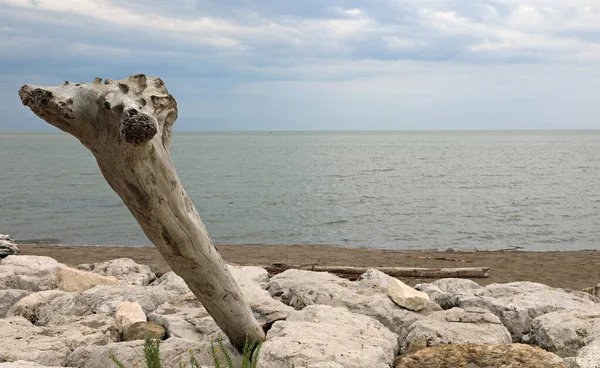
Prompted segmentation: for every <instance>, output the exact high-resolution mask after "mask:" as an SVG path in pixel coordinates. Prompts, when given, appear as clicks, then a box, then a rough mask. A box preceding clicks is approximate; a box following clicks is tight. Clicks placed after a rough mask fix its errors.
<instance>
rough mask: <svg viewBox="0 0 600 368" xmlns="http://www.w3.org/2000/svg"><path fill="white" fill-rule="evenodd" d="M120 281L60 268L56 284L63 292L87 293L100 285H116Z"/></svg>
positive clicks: (73, 269) (57, 272) (68, 268)
mask: <svg viewBox="0 0 600 368" xmlns="http://www.w3.org/2000/svg"><path fill="white" fill-rule="evenodd" d="M119 282H121V281H119V279H117V278H116V277H113V276H102V275H98V274H96V273H93V272H87V271H82V270H78V269H76V268H71V267H59V268H58V269H57V270H56V284H57V286H58V288H59V289H60V290H63V291H77V292H81V291H86V290H88V289H91V288H93V287H94V286H98V285H115V284H118V283H119Z"/></svg>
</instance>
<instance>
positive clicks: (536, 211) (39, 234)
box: [0, 131, 600, 250]
mask: <svg viewBox="0 0 600 368" xmlns="http://www.w3.org/2000/svg"><path fill="white" fill-rule="evenodd" d="M172 159H173V162H174V164H175V166H176V168H177V171H178V173H179V176H180V178H181V180H182V182H183V185H184V186H185V188H186V190H187V192H188V193H189V194H190V196H191V197H192V200H193V201H194V203H195V205H196V207H197V208H198V210H199V212H200V215H201V217H202V219H203V220H204V222H205V224H206V225H207V228H208V230H209V233H210V234H211V236H212V238H213V240H214V241H215V242H216V243H228V244H331V245H338V246H346V247H372V248H382V249H445V248H448V247H452V248H456V249H478V250H485V249H487V250H493V249H503V248H508V247H514V246H518V247H523V248H524V249H525V250H576V249H600V131H507V132H499V131H493V132H492V131H479V132H406V131H401V132H365V131H361V132H193V133H191V132H175V133H174V136H173V144H172ZM0 191H1V192H0V193H1V197H0V233H9V234H11V235H12V236H13V237H14V238H15V239H16V240H17V241H18V242H22V243H23V242H25V243H27V242H38V243H53V244H81V245H86V244H112V245H149V244H150V243H149V241H148V240H147V239H146V238H145V236H144V234H143V232H142V231H141V229H140V228H139V226H138V225H137V223H136V222H135V220H134V219H133V217H132V216H131V214H130V213H129V212H128V210H127V208H126V207H125V206H124V205H123V204H122V202H121V201H120V199H119V198H118V197H117V195H116V194H114V193H113V192H112V190H111V189H110V188H109V186H108V184H107V183H106V182H105V181H104V179H103V177H102V176H101V174H100V173H99V170H98V168H97V166H96V163H95V160H94V158H93V157H92V155H91V153H89V152H88V151H87V150H86V149H85V148H84V147H83V146H82V145H81V144H80V143H79V142H78V141H77V140H76V139H74V138H72V137H70V136H67V135H66V134H64V133H60V132H57V133H0Z"/></svg>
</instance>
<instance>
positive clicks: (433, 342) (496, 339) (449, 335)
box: [401, 308, 511, 352]
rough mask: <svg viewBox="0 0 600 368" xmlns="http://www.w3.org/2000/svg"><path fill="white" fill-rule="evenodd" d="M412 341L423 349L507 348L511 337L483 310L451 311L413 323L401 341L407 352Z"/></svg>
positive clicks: (492, 316)
mask: <svg viewBox="0 0 600 368" xmlns="http://www.w3.org/2000/svg"><path fill="white" fill-rule="evenodd" d="M414 341H417V342H419V343H420V344H422V345H423V346H437V345H448V344H455V345H493V344H510V343H511V337H510V333H509V332H508V330H507V329H506V327H504V326H503V325H502V322H500V319H499V318H498V317H496V316H495V315H493V314H492V313H490V312H488V311H486V310H468V311H466V310H463V309H460V308H452V309H449V310H446V311H443V312H436V313H434V314H432V315H430V316H428V317H426V318H423V319H421V320H418V321H416V322H415V323H413V324H412V325H411V326H410V327H409V333H408V335H407V337H406V339H405V340H403V341H402V346H401V348H402V351H403V352H404V351H406V350H407V349H408V348H409V346H410V344H411V343H413V342H414Z"/></svg>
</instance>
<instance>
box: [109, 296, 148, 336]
mask: <svg viewBox="0 0 600 368" xmlns="http://www.w3.org/2000/svg"><path fill="white" fill-rule="evenodd" d="M115 320H116V321H117V328H118V329H119V331H120V332H121V333H125V332H126V331H127V329H128V328H129V327H130V326H131V325H133V324H134V323H137V322H146V313H144V310H143V309H142V306H141V305H140V304H139V303H137V302H121V303H119V305H117V310H116V311H115Z"/></svg>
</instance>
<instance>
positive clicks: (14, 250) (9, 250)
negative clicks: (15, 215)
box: [0, 234, 21, 259]
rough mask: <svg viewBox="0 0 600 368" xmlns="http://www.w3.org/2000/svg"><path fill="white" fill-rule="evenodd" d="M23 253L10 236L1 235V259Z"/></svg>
mask: <svg viewBox="0 0 600 368" xmlns="http://www.w3.org/2000/svg"><path fill="white" fill-rule="evenodd" d="M20 252H21V251H20V250H19V247H17V245H16V244H15V243H14V242H13V240H12V238H11V237H10V235H4V234H0V259H1V258H4V257H8V256H12V255H17V254H19V253H20Z"/></svg>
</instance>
